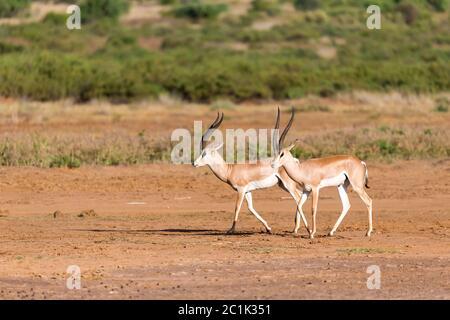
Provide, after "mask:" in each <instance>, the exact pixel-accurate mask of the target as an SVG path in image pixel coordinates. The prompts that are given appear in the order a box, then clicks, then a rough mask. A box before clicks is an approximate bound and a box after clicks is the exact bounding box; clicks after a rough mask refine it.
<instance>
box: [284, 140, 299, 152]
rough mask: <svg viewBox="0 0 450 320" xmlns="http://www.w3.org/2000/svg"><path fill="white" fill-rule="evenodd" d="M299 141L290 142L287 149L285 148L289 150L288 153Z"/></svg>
mask: <svg viewBox="0 0 450 320" xmlns="http://www.w3.org/2000/svg"><path fill="white" fill-rule="evenodd" d="M298 141H299V140H298V139H295V141H294V142H292V143H291V145H290V146H289V147H287V149H288V150H289V151H291V150H292V148H294V147H295V145H296V144H297V142H298Z"/></svg>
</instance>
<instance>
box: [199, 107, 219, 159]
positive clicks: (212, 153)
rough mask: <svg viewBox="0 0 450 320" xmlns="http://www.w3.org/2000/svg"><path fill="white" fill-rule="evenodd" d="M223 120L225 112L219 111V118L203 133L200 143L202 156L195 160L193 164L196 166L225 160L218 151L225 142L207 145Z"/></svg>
mask: <svg viewBox="0 0 450 320" xmlns="http://www.w3.org/2000/svg"><path fill="white" fill-rule="evenodd" d="M222 121H223V113H222V114H221V115H220V114H219V113H217V118H216V120H214V122H213V123H212V124H211V125H210V126H209V128H208V130H206V132H205V133H204V134H203V136H202V141H201V145H200V150H201V153H200V156H199V157H198V158H197V159H196V160H195V161H194V163H193V164H192V165H193V166H194V167H202V166H205V165H214V164H216V163H220V162H222V161H223V158H222V156H221V155H220V153H219V152H218V150H219V149H220V148H222V146H223V143H215V142H213V143H210V144H208V145H206V143H207V140H208V139H209V138H210V137H211V135H212V134H213V132H214V130H216V129H217V128H219V126H220V124H221V123H222Z"/></svg>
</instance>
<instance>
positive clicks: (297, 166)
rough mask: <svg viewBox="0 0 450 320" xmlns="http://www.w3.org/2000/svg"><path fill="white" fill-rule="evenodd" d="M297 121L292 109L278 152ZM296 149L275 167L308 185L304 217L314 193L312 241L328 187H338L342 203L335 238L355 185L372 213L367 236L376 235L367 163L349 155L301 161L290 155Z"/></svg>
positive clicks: (282, 154) (283, 154)
mask: <svg viewBox="0 0 450 320" xmlns="http://www.w3.org/2000/svg"><path fill="white" fill-rule="evenodd" d="M293 120H294V109H292V114H291V118H290V120H289V122H288V124H287V125H286V128H285V129H284V130H283V133H282V135H281V138H280V140H279V146H278V149H279V148H280V146H282V145H283V142H284V138H285V137H286V134H287V132H288V131H289V129H290V127H291V125H292V122H293ZM294 146H295V142H294V143H293V144H291V145H290V146H288V147H287V148H283V149H281V150H280V151H279V153H278V155H277V156H276V157H275V159H274V160H273V162H272V167H273V168H274V169H277V168H284V169H285V170H286V172H287V174H288V175H289V177H291V178H292V179H293V180H294V181H296V182H297V183H299V184H300V185H303V186H304V190H303V194H302V197H301V200H300V202H299V203H298V210H299V211H300V214H301V215H302V216H303V209H302V207H303V204H304V203H305V202H306V200H307V199H308V196H309V194H310V193H312V231H311V232H310V238H311V239H312V238H314V234H315V233H316V215H317V204H318V201H319V191H320V189H321V188H324V187H337V189H338V192H339V197H340V199H341V202H342V212H341V214H340V216H339V218H338V220H337V221H336V224H335V225H334V227H333V229H331V231H330V233H329V235H330V236H332V235H334V233H335V232H336V229H337V228H338V227H339V225H340V224H341V222H342V220H343V219H344V217H345V215H346V214H347V212H348V210H349V209H350V202H349V200H348V196H347V188H348V186H349V185H351V186H352V188H353V190H355V192H356V193H357V194H358V195H359V197H360V198H361V199H362V201H363V202H364V203H365V205H366V206H367V210H368V212H369V228H368V230H367V233H366V235H367V236H368V237H370V234H371V233H372V199H371V198H370V197H369V196H368V195H367V193H366V191H365V190H364V186H365V187H366V188H369V186H368V185H367V184H368V171H367V166H366V163H365V162H364V161H361V160H360V159H358V158H357V157H354V156H348V155H340V156H332V157H326V158H318V159H310V160H306V161H299V160H298V159H296V158H295V157H294V156H292V154H291V152H290V151H291V149H292V148H293V147H294Z"/></svg>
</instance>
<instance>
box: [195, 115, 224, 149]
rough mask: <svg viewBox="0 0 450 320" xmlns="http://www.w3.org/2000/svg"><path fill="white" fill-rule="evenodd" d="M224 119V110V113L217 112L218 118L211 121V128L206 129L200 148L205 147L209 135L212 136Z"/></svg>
mask: <svg viewBox="0 0 450 320" xmlns="http://www.w3.org/2000/svg"><path fill="white" fill-rule="evenodd" d="M222 121H223V112H222V114H220V113H219V112H217V117H216V120H214V122H213V123H211V125H210V126H209V128H208V129H207V130H206V131H205V133H204V134H203V136H202V141H201V145H200V150H203V148H205V144H206V142H207V140H208V139H209V137H211V135H212V134H213V132H214V130H216V129H217V128H218V127H219V126H220V124H221V123H222Z"/></svg>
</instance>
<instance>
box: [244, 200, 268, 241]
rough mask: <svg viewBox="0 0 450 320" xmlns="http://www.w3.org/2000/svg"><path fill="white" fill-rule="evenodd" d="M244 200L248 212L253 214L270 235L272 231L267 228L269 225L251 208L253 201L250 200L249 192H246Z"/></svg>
mask: <svg viewBox="0 0 450 320" xmlns="http://www.w3.org/2000/svg"><path fill="white" fill-rule="evenodd" d="M245 200H247V205H248V210H250V212H251V213H253V215H254V216H255V217H256V219H258V220H259V221H260V222H261V223H262V224H263V225H264V227H265V228H266V231H267V232H268V233H272V232H271V231H272V229H271V228H270V227H269V225H268V224H267V222H266V221H265V220H264V219H263V218H262V217H261V216H260V215H259V214H258V212H256V210H255V208H253V200H252V193H251V192H247V193H246V194H245Z"/></svg>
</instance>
